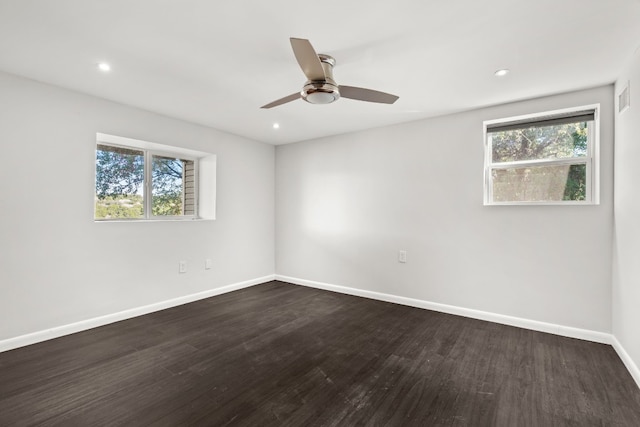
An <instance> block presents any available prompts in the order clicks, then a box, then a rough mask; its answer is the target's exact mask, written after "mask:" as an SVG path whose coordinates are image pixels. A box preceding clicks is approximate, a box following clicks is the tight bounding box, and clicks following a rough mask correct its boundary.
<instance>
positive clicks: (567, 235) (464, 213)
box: [276, 86, 613, 333]
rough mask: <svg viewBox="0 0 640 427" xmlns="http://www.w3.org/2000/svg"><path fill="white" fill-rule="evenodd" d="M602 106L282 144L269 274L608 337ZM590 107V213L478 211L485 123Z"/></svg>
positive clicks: (590, 94)
mask: <svg viewBox="0 0 640 427" xmlns="http://www.w3.org/2000/svg"><path fill="white" fill-rule="evenodd" d="M612 100H613V88H612V86H605V87H600V88H596V89H592V90H585V91H580V92H575V93H569V94H563V95H558V96H552V97H547V98H541V99H535V100H530V101H525V102H518V103H514V104H509V105H501V106H496V107H492V108H485V109H480V110H475V111H470V112H465V113H461V114H455V115H450V116H445V117H440V118H434V119H429V120H423V121H418V122H413V123H407V124H402V125H397V126H392V127H385V128H380V129H374V130H370V131H364V132H359V133H353V134H347V135H342V136H336V137H331V138H323V139H320V140H315V141H309V142H302V143H297V144H291V145H284V146H278V147H277V148H276V273H277V274H278V275H282V276H288V277H292V278H297V279H302V280H310V281H317V282H322V283H327V284H333V285H339V286H346V287H351V288H356V289H362V290H367V291H373V292H380V293H386V294H392V295H397V296H402V297H407V298H414V299H418V300H423V301H430V302H435V303H440V304H448V305H452V306H457V307H464V308H468V309H475V310H482V311H486V312H491V313H497V314H500V315H506V316H515V317H518V318H524V319H530V320H535V321H540V322H548V323H552V324H557V325H562V326H567V327H572V328H581V329H586V330H590V331H597V332H604V333H608V332H610V331H611V250H610V247H611V234H612V222H613V196H612V191H613V105H612ZM594 103H600V104H601V107H602V109H601V141H600V142H601V204H600V205H599V206H492V207H485V206H483V204H482V197H483V195H482V191H483V138H482V122H483V121H484V120H489V119H496V118H503V117H509V116H515V115H520V114H527V113H535V112H540V111H548V110H553V109H559V108H566V107H574V106H580V105H587V104H594ZM399 249H405V250H407V251H408V262H407V263H406V264H400V263H398V262H397V251H398V250H399Z"/></svg>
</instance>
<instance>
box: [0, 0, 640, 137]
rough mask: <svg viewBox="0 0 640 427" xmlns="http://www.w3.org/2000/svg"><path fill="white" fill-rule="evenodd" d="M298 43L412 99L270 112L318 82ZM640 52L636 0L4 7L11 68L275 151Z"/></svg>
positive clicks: (5, 49)
mask: <svg viewBox="0 0 640 427" xmlns="http://www.w3.org/2000/svg"><path fill="white" fill-rule="evenodd" d="M289 37H298V38H307V39H309V40H310V41H311V42H312V43H313V45H314V47H315V48H316V50H317V51H318V53H326V54H330V55H332V56H334V57H335V58H336V60H337V65H336V67H335V69H334V77H335V78H336V80H337V82H338V83H339V84H343V85H352V86H362V87H366V88H371V89H377V90H381V91H384V92H390V93H393V94H396V95H398V96H400V99H399V100H398V101H397V102H396V103H395V104H393V105H382V104H370V103H365V102H358V101H353V100H350V99H340V100H338V102H336V103H334V104H330V105H311V104H307V103H305V102H304V101H301V100H299V101H294V102H291V103H289V104H286V105H282V106H280V107H276V108H273V109H270V110H264V109H260V108H259V107H260V106H261V105H264V104H266V103H268V102H270V101H273V100H275V99H278V98H281V97H283V96H285V95H289V94H291V93H294V92H296V91H298V90H300V89H301V87H302V85H303V84H304V82H305V77H304V75H303V74H302V71H301V70H300V68H299V67H298V64H297V62H296V60H295V57H294V55H293V52H292V51H291V46H290V44H289ZM638 43H640V1H638V0H534V1H531V0H526V1H525V0H484V1H478V0H430V1H427V0H395V1H389V0H358V1H349V0H340V1H338V0H325V1H323V2H309V1H301V0H270V1H258V0H254V1H242V0H237V1H224V2H223V1H215V0H180V1H179V0H0V69H1V70H4V71H7V72H9V73H14V74H19V75H23V76H26V77H29V78H32V79H35V80H39V81H42V82H46V83H51V84H54V85H59V86H62V87H66V88H70V89H74V90H77V91H80V92H84V93H88V94H91V95H95V96H99V97H102V98H106V99H110V100H113V101H117V102H121V103H125V104H129V105H133V106H136V107H140V108H143V109H147V110H150V111H154V112H157V113H161V114H165V115H168V116H172V117H176V118H180V119H183V120H187V121H190V122H195V123H200V124H203V125H207V126H210V127H213V128H217V129H220V130H224V131H227V132H230V133H234V134H238V135H242V136H245V137H248V138H251V139H255V140H259V141H264V142H269V143H272V144H284V143H290V142H295V141H301V140H307V139H313V138H318V137H322V136H327V135H334V134H339V133H345V132H350V131H355V130H361V129H366V128H371V127H378V126H384V125H388V124H393V123H400V122H407V121H412V120H417V119H421V118H425V117H431V116H436V115H441V114H446V113H451V112H455V111H462V110H468V109H472V108H477V107H482V106H487V105H493V104H499V103H505V102H510V101H516V100H521V99H526V98H532V97H537V96H542V95H548V94H554V93H559V92H565V91H571V90H576V89H582V88H587V87H593V86H597V85H602V84H607V83H611V82H613V81H614V80H615V78H616V77H617V75H618V73H619V71H620V70H621V68H622V67H623V65H624V64H625V62H626V61H627V60H628V59H629V58H630V56H631V55H632V54H633V52H634V50H635V49H636V48H637V46H638ZM100 61H107V62H109V63H110V64H111V66H112V71H111V72H109V73H102V72H99V71H97V69H96V64H97V63H98V62H100ZM500 68H509V69H510V70H511V73H510V74H508V75H507V76H506V77H503V78H497V77H494V75H493V73H494V71H496V70H497V69H500ZM274 122H278V123H280V126H281V127H280V129H278V130H274V129H273V128H272V124H273V123H274Z"/></svg>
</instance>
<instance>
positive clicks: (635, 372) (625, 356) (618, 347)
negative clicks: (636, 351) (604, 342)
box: [611, 336, 640, 388]
mask: <svg viewBox="0 0 640 427" xmlns="http://www.w3.org/2000/svg"><path fill="white" fill-rule="evenodd" d="M612 338H613V339H612V342H611V345H612V346H613V348H614V350H615V351H616V353H618V356H620V359H621V360H622V363H624V366H626V367H627V370H628V371H629V373H630V374H631V376H632V377H633V379H634V380H635V381H636V384H637V385H638V388H640V369H639V368H638V365H636V364H635V362H634V361H633V359H632V358H631V356H629V353H627V351H626V350H625V349H624V347H622V344H620V341H618V339H617V338H616V337H615V336H613V337H612Z"/></svg>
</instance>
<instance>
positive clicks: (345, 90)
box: [340, 86, 398, 104]
mask: <svg viewBox="0 0 640 427" xmlns="http://www.w3.org/2000/svg"><path fill="white" fill-rule="evenodd" d="M340 97H342V98H350V99H357V100H358V101H367V102H379V103H380V104H393V103H394V102H396V101H397V100H398V97H397V96H396V95H391V94H390V93H385V92H380V91H377V90H372V89H365V88H363V87H355V86H340Z"/></svg>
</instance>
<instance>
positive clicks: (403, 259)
mask: <svg viewBox="0 0 640 427" xmlns="http://www.w3.org/2000/svg"><path fill="white" fill-rule="evenodd" d="M398 262H407V251H403V250H400V251H398Z"/></svg>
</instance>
